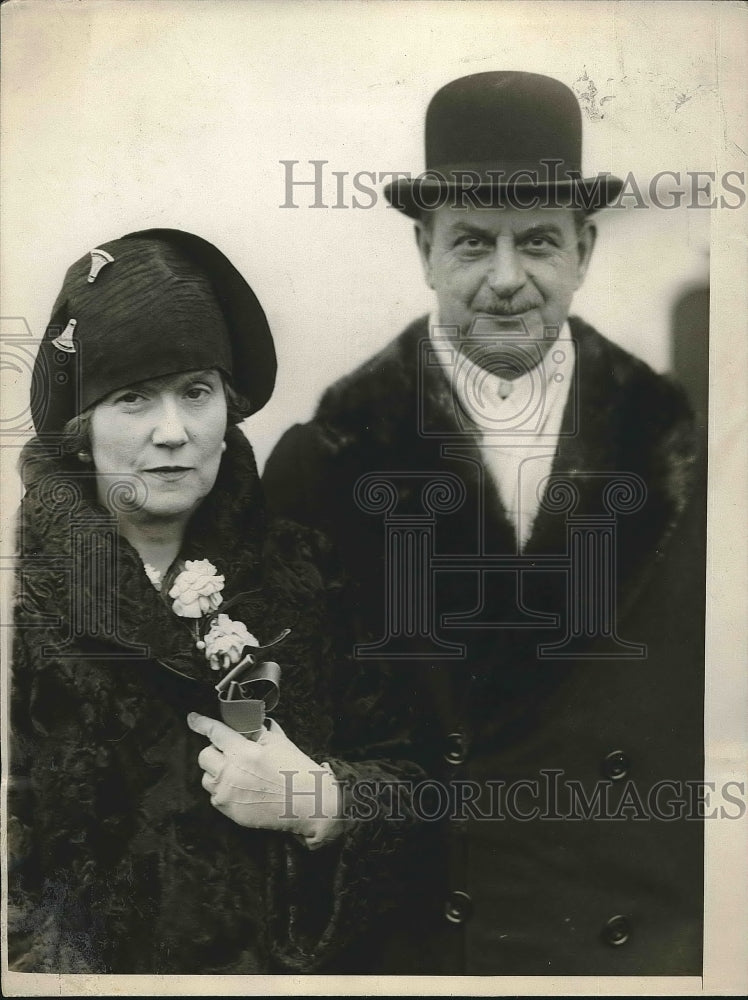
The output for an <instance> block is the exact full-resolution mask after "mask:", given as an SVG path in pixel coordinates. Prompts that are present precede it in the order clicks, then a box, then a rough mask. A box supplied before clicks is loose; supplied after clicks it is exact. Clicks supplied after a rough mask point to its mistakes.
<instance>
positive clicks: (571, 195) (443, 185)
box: [384, 169, 623, 219]
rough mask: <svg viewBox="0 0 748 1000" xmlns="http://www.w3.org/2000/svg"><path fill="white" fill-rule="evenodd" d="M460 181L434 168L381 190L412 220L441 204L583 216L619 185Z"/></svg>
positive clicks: (606, 201)
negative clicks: (579, 212) (551, 210)
mask: <svg viewBox="0 0 748 1000" xmlns="http://www.w3.org/2000/svg"><path fill="white" fill-rule="evenodd" d="M466 173H467V174H468V175H469V174H470V171H466V172H463V174H462V175H461V179H460V180H455V179H454V178H453V177H451V176H450V172H449V171H445V172H444V173H443V174H442V173H441V172H440V171H439V170H438V169H433V170H429V171H427V172H426V173H425V174H422V175H421V176H420V177H416V178H413V179H409V178H403V177H401V178H398V179H397V180H395V181H392V182H391V183H390V184H388V185H387V186H386V187H385V188H384V196H385V198H386V199H387V201H388V202H389V203H390V205H392V207H393V208H396V209H397V210H398V211H399V212H402V213H403V214H404V215H407V216H408V217H409V218H411V219H420V218H421V217H422V215H423V213H424V212H428V211H432V210H434V209H436V208H440V207H442V206H445V205H450V206H452V207H455V208H460V207H461V208H469V207H476V208H499V207H507V208H519V209H532V208H570V209H581V210H582V211H584V212H586V213H591V212H597V211H599V210H600V209H602V208H605V207H606V206H607V205H610V204H611V203H612V202H613V201H614V200H615V199H616V198H617V197H618V195H619V194H620V192H621V190H622V188H623V181H622V180H621V179H620V178H619V177H613V176H612V175H611V174H598V175H596V176H595V177H587V178H581V177H580V178H574V179H571V180H558V181H556V182H554V183H546V182H537V183H536V182H534V181H531V180H530V181H527V180H524V181H523V180H517V181H515V182H512V181H511V179H510V180H509V181H508V182H505V183H496V182H495V180H483V179H479V178H477V177H473V178H471V177H470V176H467V177H466V176H465V174H466Z"/></svg>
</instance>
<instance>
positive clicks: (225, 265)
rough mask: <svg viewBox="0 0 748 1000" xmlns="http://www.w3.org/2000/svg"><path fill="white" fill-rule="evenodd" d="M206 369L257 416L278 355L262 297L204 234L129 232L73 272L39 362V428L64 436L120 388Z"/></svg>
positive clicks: (34, 404)
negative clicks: (220, 376) (216, 374)
mask: <svg viewBox="0 0 748 1000" xmlns="http://www.w3.org/2000/svg"><path fill="white" fill-rule="evenodd" d="M207 368H215V369H218V370H220V371H221V372H223V373H224V374H225V375H226V376H227V378H228V379H229V381H230V383H231V385H232V387H233V388H234V389H235V390H236V391H237V392H238V393H241V395H243V396H245V397H246V398H247V399H248V401H249V404H250V413H255V412H257V410H259V409H260V408H261V407H262V406H264V405H265V403H266V402H267V401H268V399H269V398H270V396H271V394H272V391H273V387H274V384H275V373H276V357H275V348H274V345H273V338H272V334H271V332H270V328H269V326H268V323H267V319H266V318H265V313H264V311H263V309H262V306H261V305H260V303H259V302H258V300H257V297H256V296H255V294H254V292H253V291H252V289H251V288H250V286H249V284H248V283H247V282H246V281H245V279H244V278H243V277H242V275H241V274H240V273H239V272H238V271H237V270H236V268H235V267H234V266H233V264H231V262H230V261H229V260H228V259H227V258H226V257H225V256H224V255H223V254H222V253H221V251H220V250H218V249H217V248H216V247H215V246H213V245H212V244H211V243H208V242H207V241H206V240H204V239H202V238H201V237H199V236H195V235H193V234H192V233H187V232H183V231H181V230H177V229H148V230H143V231H141V232H136V233H128V234H127V235H126V236H123V237H121V238H120V239H117V240H113V241H111V242H107V243H101V244H99V245H98V246H97V247H96V248H95V249H93V250H91V251H89V253H87V254H85V255H84V256H83V257H81V258H80V259H79V260H77V261H76V262H75V263H74V264H72V265H71V266H70V268H68V271H67V273H66V275H65V279H64V281H63V285H62V289H61V291H60V294H59V295H58V296H57V301H56V302H55V305H54V307H53V310H52V317H51V319H50V322H49V325H48V327H47V330H46V332H45V335H44V338H43V340H42V343H41V345H40V347H39V351H38V353H37V357H36V362H35V365H34V373H33V382H32V392H31V412H32V417H33V420H34V426H35V427H36V430H37V433H38V434H44V435H50V434H55V433H59V432H60V431H61V430H62V429H63V427H64V426H65V424H66V422H67V421H68V420H70V419H71V418H72V417H74V416H76V415H77V414H78V413H81V412H82V411H83V410H85V409H87V408H89V407H90V406H93V405H95V404H96V403H97V402H99V401H100V400H101V399H103V398H104V397H105V396H107V395H108V394H109V393H111V392H114V391H116V390H117V389H120V388H123V387H124V386H127V385H133V384H136V383H137V382H142V381H145V380H146V379H150V378H156V377H158V376H162V375H170V374H175V373H177V372H181V371H193V370H201V369H207Z"/></svg>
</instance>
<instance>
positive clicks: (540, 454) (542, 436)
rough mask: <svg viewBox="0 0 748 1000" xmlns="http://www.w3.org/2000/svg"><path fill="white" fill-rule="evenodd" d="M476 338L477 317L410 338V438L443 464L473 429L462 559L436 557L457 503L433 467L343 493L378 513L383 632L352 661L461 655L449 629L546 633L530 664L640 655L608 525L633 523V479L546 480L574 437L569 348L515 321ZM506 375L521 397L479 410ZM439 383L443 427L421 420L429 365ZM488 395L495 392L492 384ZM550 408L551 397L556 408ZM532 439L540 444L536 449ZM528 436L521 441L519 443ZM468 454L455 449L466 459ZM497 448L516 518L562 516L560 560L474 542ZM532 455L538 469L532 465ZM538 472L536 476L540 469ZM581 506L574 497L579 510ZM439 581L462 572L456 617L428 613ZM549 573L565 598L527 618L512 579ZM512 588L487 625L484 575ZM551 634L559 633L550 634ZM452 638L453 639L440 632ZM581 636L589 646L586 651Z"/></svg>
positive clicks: (637, 492)
mask: <svg viewBox="0 0 748 1000" xmlns="http://www.w3.org/2000/svg"><path fill="white" fill-rule="evenodd" d="M490 320H491V323H490V326H491V328H492V332H490V333H489V332H488V331H487V329H486V328H485V323H484V322H483V318H482V317H480V316H479V317H476V318H475V320H474V322H473V324H472V327H471V329H470V331H469V332H468V334H467V336H462V335H460V333H459V331H457V330H455V329H452V328H449V327H443V326H438V325H432V327H431V331H430V336H429V337H428V338H425V339H423V340H422V341H421V342H420V343H419V355H418V372H419V382H418V401H417V403H418V406H417V420H418V428H417V429H418V434H419V436H420V437H422V438H430V437H433V438H434V439H435V441H436V442H439V443H440V454H441V457H442V458H443V459H445V458H446V459H449V458H459V457H461V456H463V457H469V456H470V455H472V456H473V460H475V449H474V447H473V446H474V443H475V440H476V430H479V432H480V436H481V439H482V444H481V449H482V455H483V458H482V459H481V460H480V464H481V468H480V474H479V482H480V492H481V497H480V501H479V503H478V506H477V509H476V513H475V517H476V524H475V538H474V543H475V544H474V546H473V547H472V548H471V549H470V550H467V549H466V550H465V551H464V552H459V553H457V552H454V551H452V552H449V553H447V552H443V551H441V550H440V547H439V528H440V523H441V524H443V523H444V521H443V520H442V519H443V518H445V517H446V516H448V515H450V514H452V513H454V512H455V511H458V510H459V509H460V508H461V507H462V506H463V504H464V503H465V500H466V496H467V492H468V491H467V488H466V485H465V482H464V481H463V479H462V478H461V477H460V476H459V475H457V474H455V473H454V472H451V471H446V470H444V469H440V470H436V469H434V470H429V469H412V470H407V471H406V470H403V469H392V470H380V471H372V472H368V473H366V474H365V475H363V476H361V477H360V479H359V480H358V481H357V483H356V485H355V488H354V498H355V501H356V503H357V505H358V507H359V509H360V510H362V511H363V512H365V513H366V514H368V515H371V516H379V517H381V518H382V526H383V535H382V545H383V563H384V567H385V579H384V585H383V594H382V601H383V609H384V616H383V618H384V631H383V635H382V636H381V638H380V639H379V640H377V641H375V642H373V643H362V644H359V645H357V646H356V648H355V655H356V656H357V657H359V658H364V659H366V658H378V657H386V658H388V659H420V660H422V659H434V658H436V659H461V658H464V656H465V653H466V649H465V646H464V644H462V643H460V642H455V641H453V638H454V629H455V628H459V627H462V628H465V627H467V628H482V629H508V628H511V629H516V628H532V629H537V630H539V631H540V632H541V633H542V630H543V629H552V630H554V638H553V640H551V637H550V636H548V637H547V641H542V640H541V641H539V642H538V644H537V647H536V655H537V657H538V659H541V660H542V659H555V660H558V659H562V660H564V659H566V660H572V659H573V660H579V659H621V658H623V659H643V658H645V657H646V646H645V645H644V644H642V643H640V642H637V641H635V639H636V637H631V638H628V637H624V636H621V635H619V629H618V595H617V585H618V569H617V557H618V527H619V519H620V518H622V517H628V516H631V515H633V514H636V513H637V512H638V511H640V510H641V509H642V508H643V507H644V505H645V503H646V499H647V486H646V483H645V482H644V481H643V480H642V478H641V477H640V476H638V475H637V474H635V473H634V472H631V471H628V470H625V469H620V470H618V469H614V470H610V469H608V470H599V471H598V470H584V471H582V470H572V471H568V472H564V473H560V472H554V471H553V468H552V460H553V456H554V454H555V451H556V440H557V438H558V439H563V438H573V437H575V436H576V435H577V434H578V432H579V398H578V388H579V386H578V381H579V380H578V379H577V378H574V377H573V372H574V352H575V348H574V344H573V341H572V340H571V338H570V337H568V336H566V337H565V336H562V335H561V331H560V330H559V328H558V327H546V328H544V330H543V333H542V336H541V337H540V338H537V337H533V336H532V335H531V333H530V331H529V329H528V327H527V325H526V324H525V322H524V320H523V319H522V318H521V317H519V318H511V319H510V318H506V319H505V320H501V319H500V318H496V317H490ZM507 366H509V367H511V368H512V369H513V370H514V374H515V375H516V376H521V377H523V378H524V383H523V391H522V393H517V394H516V395H515V396H514V397H513V398H515V399H516V398H517V396H519V397H521V398H520V399H519V400H518V401H517V402H516V404H515V405H514V406H512V407H511V408H509V409H507V410H502V411H501V412H500V415H498V416H497V415H496V411H495V410H492V408H491V407H490V405H487V398H486V397H487V395H488V394H489V393H490V392H491V391H493V390H492V389H491V388H490V387H487V386H486V382H487V380H488V379H489V378H490V377H491V376H492V375H493V374H495V372H496V371H498V370H502V371H505V370H506V368H507ZM439 368H442V369H443V370H444V371H445V374H446V375H447V376H448V377H447V378H446V379H445V380H444V385H445V386H448V387H449V390H448V396H449V398H448V400H447V402H448V405H449V406H450V407H451V411H452V412H451V416H452V417H453V418H454V419H453V420H451V421H450V423H449V425H448V426H446V425H445V426H441V425H436V426H435V425H434V424H433V422H430V421H429V420H428V418H427V414H426V407H425V405H424V404H425V401H426V397H427V391H428V390H427V386H426V382H427V380H428V378H429V377H430V375H431V374H432V373H433V371H434V370H435V369H439ZM564 380H566V383H567V384H566V385H564V391H565V392H566V394H567V395H566V397H565V401H564V412H565V413H566V415H567V419H566V421H565V423H564V427H563V428H562V429H559V428H554V429H549V427H548V422H547V417H548V413H549V410H550V409H551V407H552V406H553V405H554V390H555V389H557V388H558V387H559V386H560V385H561V384H562V383H563V382H564ZM494 388H495V387H494ZM556 402H557V401H556ZM544 440H547V445H546V446H545V447H544ZM528 441H530V445H529V447H528ZM465 449H467V451H466V450H465ZM492 449H496V450H498V451H500V452H502V454H503V455H504V461H505V463H508V464H509V465H511V468H512V470H513V472H512V474H513V475H514V476H515V477H516V488H515V490H514V495H515V497H516V509H515V514H516V517H517V523H518V524H520V525H521V524H522V522H523V518H525V517H528V518H529V517H530V516H531V511H530V508H534V507H535V506H536V505H537V508H538V510H539V511H542V512H545V513H547V514H550V515H552V516H554V517H556V518H558V517H562V518H563V519H564V525H563V530H564V531H565V535H566V544H565V548H564V549H563V550H562V551H553V552H550V551H549V552H538V551H533V552H532V554H527V553H525V552H524V551H523V549H522V547H521V546H520V544H519V542H518V544H517V546H516V549H515V551H513V552H501V553H499V552H493V551H492V550H491V549H490V547H489V546H488V544H487V541H486V536H487V531H486V525H485V523H484V521H485V518H486V511H487V509H488V496H487V493H488V490H489V489H490V488H491V487H490V484H489V483H488V474H487V469H486V467H485V466H486V461H485V455H486V452H487V451H491V450H492ZM543 459H545V464H544V465H541V466H539V465H538V460H541V461H542V460H543ZM538 468H540V469H541V471H540V473H539V472H538ZM582 498H584V502H582ZM450 574H462V575H463V576H464V575H465V574H472V575H473V576H474V578H475V581H476V587H477V594H478V603H477V606H476V610H475V611H474V612H472V613H470V614H468V615H466V614H464V613H462V614H459V613H457V611H456V609H451V608H447V609H445V608H443V607H442V608H440V609H437V608H436V604H435V600H434V594H435V588H436V583H437V579H438V578H439V579H443V578H444V577H445V576H449V575H450ZM548 574H553V575H554V576H556V575H559V574H560V575H561V576H562V577H563V579H564V581H565V586H564V595H565V596H564V597H563V598H562V601H561V603H559V604H558V606H556V607H554V608H553V609H552V612H551V613H550V614H548V613H545V614H543V613H542V612H539V611H538V610H537V609H534V608H533V607H531V606H529V605H528V604H527V603H526V602H525V601H524V599H523V583H524V581H525V580H526V579H527V578H528V577H530V576H533V577H535V578H536V579H538V578H540V579H544V578H546V577H547V575H548ZM499 575H500V576H503V577H504V579H505V580H506V579H511V580H513V581H514V586H513V587H512V588H511V589H512V590H513V593H514V596H515V606H514V609H513V611H512V613H511V614H510V615H509V616H508V617H505V618H504V619H502V620H501V621H498V620H496V619H494V618H492V617H491V616H490V614H488V613H487V611H486V608H485V600H484V597H485V594H486V593H487V590H488V589H489V587H490V585H491V581H492V580H493V579H495V578H496V577H497V576H499ZM559 628H560V630H561V635H560V637H558V629H559ZM450 629H452V630H453V631H452V636H450ZM593 640H594V643H593Z"/></svg>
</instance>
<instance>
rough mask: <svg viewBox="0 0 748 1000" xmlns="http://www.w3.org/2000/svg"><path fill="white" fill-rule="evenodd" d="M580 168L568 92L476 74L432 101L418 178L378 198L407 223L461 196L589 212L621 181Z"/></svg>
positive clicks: (541, 81)
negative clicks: (423, 166)
mask: <svg viewBox="0 0 748 1000" xmlns="http://www.w3.org/2000/svg"><path fill="white" fill-rule="evenodd" d="M581 164H582V114H581V110H580V108H579V102H578V101H577V99H576V97H575V95H574V93H573V91H571V90H570V89H569V88H568V87H567V86H565V85H564V84H563V83H560V82H559V81H558V80H554V79H552V78H551V77H549V76H541V75H540V74H537V73H518V72H491V73H475V74H473V75H472V76H464V77H461V78H460V79H459V80H452V81H451V82H450V83H448V84H446V86H444V87H442V88H441V90H438V91H437V92H436V94H435V95H434V97H433V98H432V99H431V102H430V104H429V106H428V110H427V112H426V171H425V173H423V174H421V175H420V177H416V178H415V179H414V180H411V179H408V178H399V179H397V180H395V181H393V182H392V183H390V184H388V185H387V186H386V187H385V189H384V193H385V197H386V198H387V200H388V201H389V202H390V204H391V205H392V206H393V207H394V208H397V209H398V210H399V211H401V212H404V213H405V215H408V216H410V217H411V218H414V219H418V218H420V216H421V213H422V212H423V210H424V209H432V208H436V207H439V206H440V205H445V204H452V205H470V204H471V201H470V196H469V195H468V194H467V193H466V192H468V191H473V192H475V194H476V198H478V199H480V202H479V204H485V206H486V207H489V206H490V205H491V204H506V203H509V204H510V205H513V206H520V207H528V208H529V207H545V206H548V207H570V208H575V207H579V208H583V209H585V210H586V211H594V210H596V209H598V208H602V207H603V206H604V205H607V204H609V203H610V202H611V201H612V200H613V198H615V197H616V195H617V194H618V193H619V192H620V190H621V188H622V186H623V182H622V181H621V180H619V179H618V178H617V177H612V176H610V175H609V174H598V175H597V176H596V177H592V178H589V177H588V178H583V177H582V166H581ZM460 191H462V192H463V194H462V195H460V194H459V192H460ZM508 195H509V196H510V197H509V198H508V197H507V196H508ZM532 196H537V197H538V200H537V201H536V202H535V204H534V205H533V202H532V200H531V199H532Z"/></svg>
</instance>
